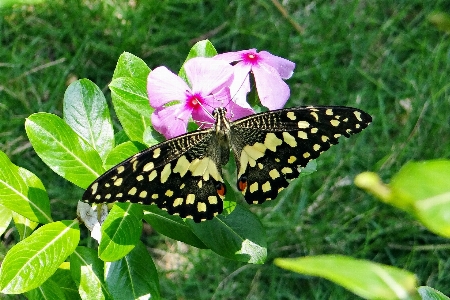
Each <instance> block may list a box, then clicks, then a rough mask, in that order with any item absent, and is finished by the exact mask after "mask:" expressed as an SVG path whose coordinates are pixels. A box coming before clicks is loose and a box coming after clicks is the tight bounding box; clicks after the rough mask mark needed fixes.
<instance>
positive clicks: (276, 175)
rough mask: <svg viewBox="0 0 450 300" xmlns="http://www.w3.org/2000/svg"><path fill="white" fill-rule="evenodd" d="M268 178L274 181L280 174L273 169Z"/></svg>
mask: <svg viewBox="0 0 450 300" xmlns="http://www.w3.org/2000/svg"><path fill="white" fill-rule="evenodd" d="M269 175H270V178H272V179H276V178H278V177H280V173H279V172H278V170H277V169H273V170H272V171H270V172H269Z"/></svg>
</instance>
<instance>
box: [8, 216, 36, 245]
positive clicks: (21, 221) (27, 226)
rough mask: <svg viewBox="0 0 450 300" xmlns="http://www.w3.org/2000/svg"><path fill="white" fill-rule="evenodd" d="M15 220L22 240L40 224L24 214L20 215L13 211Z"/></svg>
mask: <svg viewBox="0 0 450 300" xmlns="http://www.w3.org/2000/svg"><path fill="white" fill-rule="evenodd" d="M13 220H14V226H15V227H16V230H17V232H18V233H19V236H20V240H23V239H25V238H27V237H29V236H30V234H32V233H33V230H35V229H36V227H37V226H38V225H39V223H36V222H33V221H30V220H29V219H27V218H25V217H24V216H21V215H19V214H18V213H16V212H13Z"/></svg>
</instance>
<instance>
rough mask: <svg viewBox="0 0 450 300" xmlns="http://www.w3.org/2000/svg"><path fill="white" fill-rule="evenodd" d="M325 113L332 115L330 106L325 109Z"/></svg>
mask: <svg viewBox="0 0 450 300" xmlns="http://www.w3.org/2000/svg"><path fill="white" fill-rule="evenodd" d="M325 114H327V115H329V116H332V115H333V110H332V109H331V108H329V109H327V110H326V111H325Z"/></svg>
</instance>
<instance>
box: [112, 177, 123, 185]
mask: <svg viewBox="0 0 450 300" xmlns="http://www.w3.org/2000/svg"><path fill="white" fill-rule="evenodd" d="M122 182H123V178H117V180H115V181H114V185H115V186H120V185H121V184H122Z"/></svg>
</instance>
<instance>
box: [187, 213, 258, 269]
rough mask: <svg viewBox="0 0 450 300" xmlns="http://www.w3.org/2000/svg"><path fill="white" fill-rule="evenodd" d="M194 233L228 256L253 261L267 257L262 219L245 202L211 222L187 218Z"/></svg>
mask: <svg viewBox="0 0 450 300" xmlns="http://www.w3.org/2000/svg"><path fill="white" fill-rule="evenodd" d="M186 223H187V224H188V225H189V227H190V228H191V229H192V231H193V232H194V234H195V235H196V236H197V237H198V238H199V239H200V240H201V241H202V242H203V243H204V244H205V245H206V246H207V247H208V248H210V249H211V250H212V251H214V252H216V253H217V254H219V255H222V256H224V257H227V258H230V259H234V260H238V261H244V262H248V263H253V264H262V263H264V261H265V260H266V258H267V248H266V245H267V242H266V238H265V231H264V228H263V227H262V224H261V222H260V221H259V219H258V218H257V217H256V216H255V215H254V214H252V213H251V212H250V211H248V210H246V209H245V208H244V207H242V206H241V205H237V206H236V208H235V209H234V211H233V212H232V213H231V214H229V215H228V216H226V217H225V216H222V215H218V216H216V217H215V218H214V219H212V220H210V221H208V222H202V223H194V221H192V220H188V219H187V220H186Z"/></svg>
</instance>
